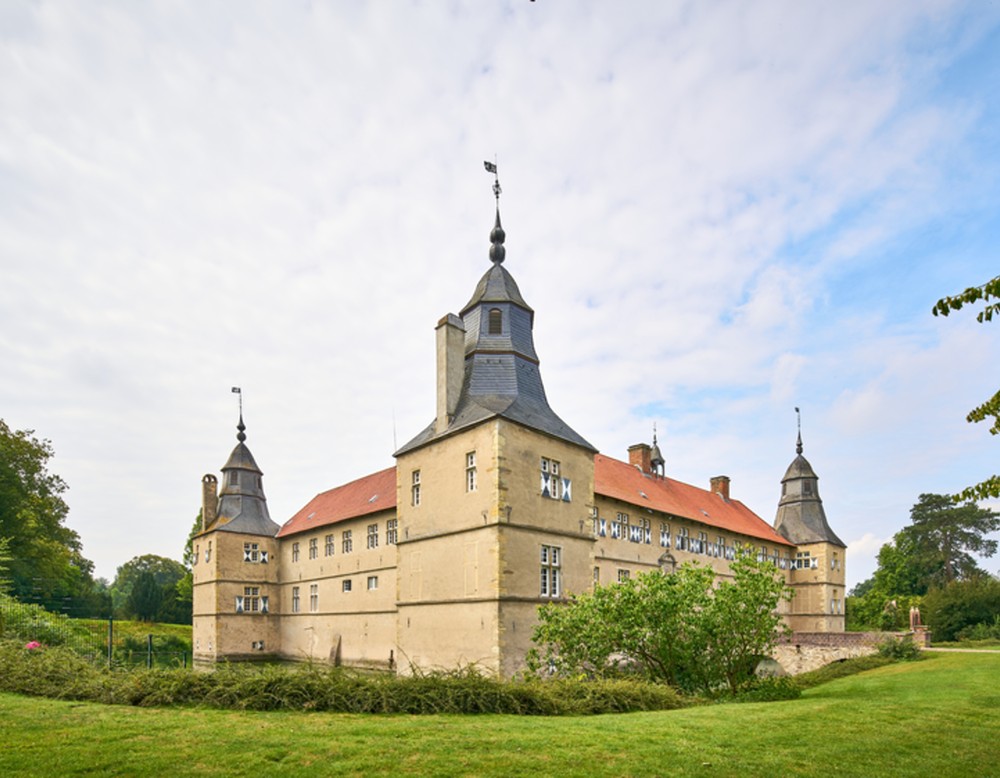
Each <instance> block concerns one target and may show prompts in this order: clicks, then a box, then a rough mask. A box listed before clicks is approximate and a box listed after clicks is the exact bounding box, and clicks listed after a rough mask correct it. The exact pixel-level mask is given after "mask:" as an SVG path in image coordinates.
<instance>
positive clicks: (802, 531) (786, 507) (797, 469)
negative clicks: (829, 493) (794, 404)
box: [774, 409, 847, 548]
mask: <svg viewBox="0 0 1000 778" xmlns="http://www.w3.org/2000/svg"><path fill="white" fill-rule="evenodd" d="M796 410H797V409H796ZM795 453H796V457H795V459H794V460H792V463H791V464H790V465H789V466H788V470H786V471H785V477H784V478H782V479H781V500H779V501H778V513H777V515H776V516H775V519H774V528H775V529H776V530H777V531H778V532H779V533H781V535H782V537H785V538H787V539H788V540H790V541H791V542H792V543H795V544H796V545H802V544H806V543H833V544H834V545H837V546H840V547H841V548H847V545H846V544H845V543H844V542H843V541H842V540H841V539H840V538H838V537H837V535H836V534H835V533H834V531H833V530H832V529H830V525H829V523H827V520H826V512H825V511H824V510H823V501H822V500H821V499H820V496H819V477H818V476H817V475H816V473H815V471H814V470H813V468H812V465H810V464H809V460H807V459H806V458H805V457H804V456H802V432H801V430H800V431H799V436H798V439H797V440H796V443H795Z"/></svg>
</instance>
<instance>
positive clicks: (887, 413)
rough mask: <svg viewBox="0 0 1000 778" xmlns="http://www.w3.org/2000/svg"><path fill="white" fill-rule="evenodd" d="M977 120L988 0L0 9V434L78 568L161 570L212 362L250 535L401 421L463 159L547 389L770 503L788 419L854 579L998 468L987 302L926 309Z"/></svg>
mask: <svg viewBox="0 0 1000 778" xmlns="http://www.w3.org/2000/svg"><path fill="white" fill-rule="evenodd" d="M998 127H1000V6H998V5H997V4H988V3H981V2H967V3H966V2H921V1H920V0H909V1H908V2H905V3H903V2H871V1H870V0H869V1H866V2H851V1H845V0H837V1H836V2H815V3H801V2H794V1H792V2H771V1H768V0H764V1H763V2H758V3H742V2H714V1H711V2H710V1H707V0H706V1H701V0H699V2H664V1H657V2H628V1H623V2H616V3H602V2H588V1H587V0H538V1H537V2H528V0H510V1H502V0H501V1H497V2H483V1H477V2H457V1H454V0H453V1H450V2H445V1H443V2H403V1H402V0H399V1H398V2H387V1H386V2H360V1H359V0H351V2H294V3H293V2H276V1H274V2H243V1H242V0H241V1H240V2H236V1H235V0H232V1H231V2H184V1H181V2H149V3H132V2H91V3H69V2H48V1H47V0H35V1H34V2H19V1H18V0H3V2H0V418H3V419H4V420H5V421H6V422H7V423H8V424H9V425H10V426H11V427H12V428H15V429H31V430H34V431H35V434H36V436H38V437H40V438H44V439H48V440H50V441H51V442H52V445H53V447H54V449H55V456H54V457H53V459H52V460H51V461H50V470H51V471H53V472H55V473H58V474H59V475H61V476H62V477H63V478H64V479H65V481H66V482H67V484H68V485H69V490H68V491H67V493H66V495H65V496H66V499H67V502H68V504H69V506H70V513H69V517H68V519H67V524H68V525H69V526H70V527H71V528H72V529H74V530H75V531H76V532H78V533H79V535H80V537H81V540H82V542H83V552H84V556H86V557H87V558H88V559H91V560H93V561H94V563H95V574H96V575H98V576H102V577H105V578H108V579H113V578H114V575H115V571H116V568H117V567H118V566H120V565H122V564H124V563H125V562H127V561H128V560H129V559H131V558H132V557H134V556H138V555H141V554H147V553H152V554H159V555H162V556H168V557H172V558H174V559H180V557H181V555H182V551H183V546H184V542H185V539H186V537H187V535H188V532H189V531H190V529H191V526H192V523H193V521H194V519H195V516H196V515H197V513H198V510H199V508H200V500H201V483H200V482H201V477H202V475H204V474H206V473H218V471H219V468H220V467H221V466H222V465H223V464H224V463H225V461H226V459H227V458H228V455H229V453H230V451H231V450H232V448H233V446H234V445H235V444H236V440H235V434H236V429H235V425H236V422H237V414H238V408H237V397H236V395H234V394H233V393H232V392H231V387H233V386H240V387H241V388H242V390H243V395H242V397H243V401H244V408H243V410H244V418H245V421H246V425H247V444H248V445H249V446H250V448H251V450H252V451H253V453H254V456H255V457H256V459H257V462H258V464H259V465H260V466H261V469H262V470H263V471H264V488H265V490H266V493H267V497H268V505H269V508H270V512H271V515H272V518H274V519H275V521H277V522H278V523H279V524H280V523H283V522H284V521H286V520H287V519H288V518H290V517H291V516H292V515H293V514H294V513H295V512H296V511H297V510H298V509H299V508H301V507H302V506H303V505H305V503H306V502H308V500H309V499H311V498H312V497H313V496H314V495H315V494H317V493H319V492H321V491H325V490H327V489H330V488H332V487H334V486H337V485H339V484H342V483H345V482H347V481H350V480H353V479H355V478H358V477H360V476H363V475H366V474H368V473H371V472H374V471H376V470H380V469H382V468H385V467H389V466H391V465H392V464H393V458H392V453H393V451H394V450H395V448H396V447H397V446H400V445H402V444H403V443H405V442H406V441H408V440H409V439H410V438H411V437H413V436H414V435H416V434H417V433H418V432H419V431H420V430H421V429H423V427H424V426H426V425H427V424H428V423H429V422H430V421H431V420H432V418H433V417H434V414H435V399H434V386H435V378H434V370H435V366H434V326H435V325H436V323H437V321H438V320H439V319H440V318H441V317H442V316H443V315H445V314H446V313H449V312H457V311H458V310H459V309H460V308H461V307H462V306H463V305H464V304H465V303H466V302H467V300H468V299H469V297H470V296H471V295H472V292H473V289H474V288H475V285H476V283H477V281H478V280H479V278H480V276H481V275H482V274H483V273H484V272H485V271H486V270H487V269H488V268H489V259H488V250H489V237H488V236H489V231H490V228H491V227H492V224H493V218H494V206H495V204H494V198H493V193H492V191H491V185H492V183H493V179H492V176H490V175H489V174H488V173H487V172H486V171H485V170H484V168H483V161H484V160H491V161H492V160H495V161H496V162H497V164H498V169H499V177H500V183H501V185H502V187H503V195H502V197H501V202H500V207H501V213H502V218H503V224H504V228H505V230H506V233H507V241H506V248H507V255H506V256H507V258H506V263H505V267H506V268H507V269H508V270H509V271H510V272H511V274H512V275H513V276H514V278H515V279H516V280H517V282H518V284H519V286H520V289H521V292H522V294H523V295H524V297H525V299H526V300H527V302H528V303H529V304H530V305H531V306H532V307H533V308H534V309H535V312H536V313H535V345H536V348H537V351H538V354H539V356H540V359H541V370H542V377H543V380H544V382H545V386H546V390H547V393H548V397H549V401H550V404H551V405H552V407H553V408H554V409H555V411H556V412H557V413H558V414H559V415H560V416H561V417H562V418H563V419H564V420H566V421H567V422H568V423H569V424H570V425H571V426H572V427H573V428H574V429H576V430H577V431H578V432H579V433H580V434H582V435H583V436H584V437H585V438H587V439H588V440H589V441H590V442H591V443H593V444H594V445H595V446H596V447H597V448H598V449H599V450H600V451H601V452H602V453H604V454H607V455H609V456H613V457H617V458H620V459H627V451H626V450H627V447H628V446H629V445H631V444H633V443H638V442H651V439H652V433H653V426H654V424H655V425H656V431H657V436H658V440H659V444H660V447H661V449H662V451H663V455H664V458H665V460H666V472H667V475H669V476H671V477H673V478H677V479H679V480H682V481H685V482H688V483H693V484H696V485H699V486H703V487H705V488H707V487H708V483H709V478H710V477H711V476H714V475H720V474H724V475H728V476H729V477H730V478H731V479H732V486H731V490H732V496H733V497H734V498H736V499H739V500H741V501H743V502H744V503H745V504H747V505H748V506H749V507H750V508H751V509H753V510H754V511H755V512H756V513H757V514H758V515H760V516H761V517H762V518H764V519H765V520H766V521H768V522H771V521H773V519H774V515H775V511H776V508H777V502H778V498H779V496H780V493H781V485H780V480H781V477H782V476H783V474H784V472H785V469H786V468H787V466H788V465H789V463H790V462H791V461H792V459H793V458H794V456H795V437H796V414H795V410H794V409H795V407H800V408H801V410H802V437H803V441H804V444H805V455H806V457H807V458H808V459H809V461H810V462H811V464H812V465H813V467H814V469H815V470H816V472H817V473H818V475H819V477H820V494H821V496H822V498H823V502H824V507H825V509H826V514H827V517H828V519H829V521H830V524H831V526H832V527H833V529H834V531H835V532H836V533H837V534H838V535H839V536H840V537H841V538H842V539H843V540H844V542H846V543H847V544H848V547H849V550H848V558H847V579H848V585H849V586H853V585H854V584H856V583H858V582H859V581H861V580H863V579H865V578H867V577H868V576H870V575H871V573H872V572H873V570H874V569H875V564H876V563H875V555H876V554H877V552H878V549H879V548H880V547H881V545H882V544H883V543H885V542H886V541H888V540H890V539H891V538H892V536H893V534H894V533H896V532H898V531H899V530H900V529H901V528H902V527H903V526H905V525H906V524H907V523H908V522H909V511H910V508H911V507H912V506H913V504H914V503H915V502H917V499H918V497H919V495H920V494H922V493H926V492H929V493H952V492H955V491H959V490H960V489H962V488H963V487H965V486H967V485H970V484H972V483H977V482H979V481H981V480H983V479H984V478H986V477H987V476H989V475H992V474H993V473H995V472H997V470H998V465H997V463H998V461H1000V440H997V439H996V438H993V437H992V436H991V435H990V434H989V432H988V429H987V428H986V425H984V424H968V423H967V422H966V421H965V416H966V414H967V413H968V411H969V410H970V409H972V408H973V407H975V406H976V405H978V404H979V403H981V402H983V401H984V400H986V399H987V398H988V397H990V396H992V394H993V393H994V392H995V391H996V390H997V388H998V380H997V379H998V377H1000V376H998V370H997V369H996V366H997V365H998V364H1000V329H998V327H1000V325H997V324H993V325H989V324H987V325H980V324H978V323H977V322H976V321H975V317H974V313H973V312H971V311H967V310H966V311H962V312H960V313H959V314H954V315H952V316H949V317H948V318H941V317H934V316H932V315H931V308H932V306H933V305H934V302H935V301H936V300H937V299H938V298H940V297H942V296H944V295H947V294H955V293H958V292H960V291H961V290H962V289H964V288H966V287H969V286H973V285H978V284H982V283H984V282H985V281H987V280H989V279H990V278H992V277H994V276H996V275H997V274H998V273H1000V263H998V261H997V250H996V247H997V245H998V243H1000V220H998V219H997V213H998V207H1000V141H998V139H1000V130H998V129H997V128H998ZM994 507H996V506H994ZM984 564H985V566H986V568H987V569H989V570H991V571H993V572H996V571H997V569H998V564H1000V563H998V561H997V558H994V559H990V560H986V561H985V562H984Z"/></svg>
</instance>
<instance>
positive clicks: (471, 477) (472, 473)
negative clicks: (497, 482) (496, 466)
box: [465, 451, 478, 492]
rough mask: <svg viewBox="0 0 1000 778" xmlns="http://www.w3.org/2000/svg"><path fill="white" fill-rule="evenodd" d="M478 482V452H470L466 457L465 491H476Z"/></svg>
mask: <svg viewBox="0 0 1000 778" xmlns="http://www.w3.org/2000/svg"><path fill="white" fill-rule="evenodd" d="M476 480H477V479H476V452H475V451H470V452H468V453H467V454H466V455H465V491H467V492H474V491H476V488H477V486H478V484H477V483H476Z"/></svg>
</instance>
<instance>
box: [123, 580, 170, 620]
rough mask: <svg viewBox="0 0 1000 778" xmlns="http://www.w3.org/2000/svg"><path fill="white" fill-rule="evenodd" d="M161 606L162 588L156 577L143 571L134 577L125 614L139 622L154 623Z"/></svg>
mask: <svg viewBox="0 0 1000 778" xmlns="http://www.w3.org/2000/svg"><path fill="white" fill-rule="evenodd" d="M162 604H163V588H162V587H161V586H160V584H158V583H157V582H156V576H155V575H153V573H151V572H149V571H148V570H143V571H141V572H140V573H139V575H138V576H137V577H136V579H135V581H134V582H133V584H132V588H131V589H130V590H129V594H128V600H127V601H126V603H125V610H126V612H127V613H128V614H129V615H131V616H135V617H136V618H137V619H139V621H154V620H155V619H156V616H157V614H158V613H159V612H160V606H161V605H162Z"/></svg>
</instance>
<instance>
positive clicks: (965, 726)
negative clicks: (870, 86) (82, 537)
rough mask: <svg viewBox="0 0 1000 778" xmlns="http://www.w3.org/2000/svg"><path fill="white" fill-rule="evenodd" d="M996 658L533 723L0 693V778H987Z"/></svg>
mask: <svg viewBox="0 0 1000 778" xmlns="http://www.w3.org/2000/svg"><path fill="white" fill-rule="evenodd" d="M998 679H1000V655H994V654H938V655H934V656H932V657H930V658H928V659H927V660H925V661H922V662H905V663H899V664H893V665H888V666H885V667H881V668H878V669H875V670H871V671H869V672H865V673H862V674H859V675H854V676H850V677H846V678H840V679H837V680H834V681H831V682H829V683H825V684H822V685H820V686H815V687H813V688H810V689H808V690H806V691H805V692H804V694H803V696H802V698H801V699H798V700H792V701H788V702H778V703H747V704H743V705H710V706H703V707H697V708H687V709H684V710H677V711H666V712H657V713H632V714H622V715H606V716H587V717H560V718H537V717H519V716H497V715H482V716H419V717H418V716H403V715H392V716H366V715H348V714H326V713H285V712H271V713H250V712H236V711H219V710H208V709H177V708H169V709H168V708H163V709H141V708H130V707H123V706H103V705H98V704H93V703H73V702H63V701H57V700H47V699H36V698H26V697H20V696H17V695H13V694H0V739H2V742H3V748H2V749H0V774H3V775H5V776H8V775H14V776H20V775H24V776H34V775H46V776H48V775H84V774H100V775H149V774H156V773H161V774H165V775H167V774H168V775H172V776H173V775H220V776H222V775H225V776H229V775H309V776H315V775H421V776H422V775H442V776H445V775H469V776H473V775H474V776H511V775H531V776H538V775H559V776H564V775H565V776H575V775H579V776H602V775H614V776H618V775H629V776H647V775H650V776H652V775H679V776H747V775H750V776H755V775H761V776H779V775H780V776H782V777H784V776H832V775H837V776H843V775H847V776H869V777H870V778H879V777H880V776H924V775H933V776H989V775H998V774H1000V764H998V761H997V757H996V754H997V743H998V742H1000V688H998V684H997V680H998Z"/></svg>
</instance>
